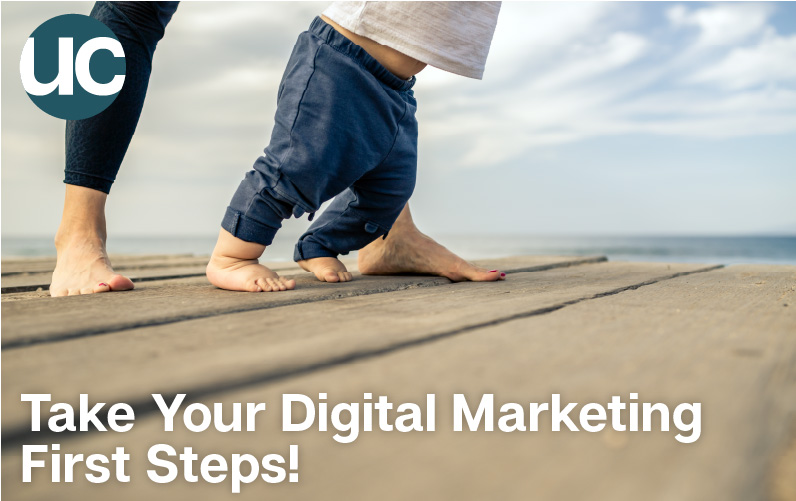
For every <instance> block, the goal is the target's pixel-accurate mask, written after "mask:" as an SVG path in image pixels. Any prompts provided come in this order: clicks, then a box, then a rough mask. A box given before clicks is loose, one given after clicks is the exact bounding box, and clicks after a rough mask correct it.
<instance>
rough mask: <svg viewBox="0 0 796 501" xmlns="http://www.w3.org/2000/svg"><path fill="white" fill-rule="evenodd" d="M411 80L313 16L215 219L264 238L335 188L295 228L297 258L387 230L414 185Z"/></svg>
mask: <svg viewBox="0 0 796 501" xmlns="http://www.w3.org/2000/svg"><path fill="white" fill-rule="evenodd" d="M413 84H414V77H413V78H412V79H411V80H408V81H407V80H402V79H400V78H398V77H396V76H395V75H393V74H392V73H390V72H389V71H387V70H386V69H385V68H384V67H383V66H382V65H381V64H379V62H378V61H376V60H375V59H373V58H372V57H371V56H370V55H369V54H368V53H367V52H365V50H364V49H362V48H361V47H360V46H358V45H356V44H354V43H353V42H351V41H350V40H348V39H347V38H345V37H344V36H342V35H341V34H340V33H338V32H337V31H335V30H334V28H332V27H331V26H330V25H328V24H326V23H325V22H324V21H323V20H321V19H320V18H315V20H314V21H313V22H312V25H311V26H310V29H309V30H308V31H305V32H304V33H302V34H301V35H299V38H298V41H297V42H296V45H295V47H294V48H293V53H292V55H291V56H290V60H289V61H288V65H287V69H286V70H285V74H284V76H283V77H282V82H281V83H280V85H279V94H278V97H277V111H276V117H275V124H274V129H273V132H272V134H271V142H270V144H269V145H268V147H267V148H266V149H265V155H264V156H261V157H260V158H258V159H257V161H256V162H255V163H254V169H253V170H251V171H250V172H248V173H247V174H246V177H245V178H244V180H243V182H241V184H240V186H239V187H238V190H237V192H236V193H235V195H234V197H233V198H232V202H231V203H230V205H229V207H228V208H227V212H226V214H225V216H224V220H223V222H222V227H223V228H224V229H225V230H227V231H229V232H230V233H232V234H233V235H235V236H236V237H238V238H240V239H242V240H246V241H249V242H256V243H259V244H262V245H270V244H271V242H272V240H273V238H274V235H275V234H276V232H277V230H278V229H279V228H280V227H281V225H282V220H283V219H287V218H289V217H291V216H296V217H300V216H301V215H302V214H304V213H310V214H313V213H314V212H315V211H317V210H318V208H319V207H320V205H321V204H322V203H323V202H325V201H327V200H329V199H331V198H332V197H335V196H336V198H335V199H334V201H333V202H332V203H331V204H330V206H329V207H328V208H327V209H326V210H325V211H324V212H323V214H321V215H320V216H319V217H318V218H317V219H316V220H315V222H314V223H313V224H312V225H311V226H310V228H309V229H308V230H307V232H306V233H305V234H304V235H302V236H301V237H300V239H299V242H298V243H297V244H296V249H295V252H294V256H293V257H294V259H295V260H297V261H298V260H301V259H309V258H315V257H323V256H330V257H336V256H338V255H340V254H347V253H348V252H349V251H352V250H357V249H361V248H362V247H364V246H366V245H367V244H368V243H370V242H372V241H373V240H374V239H375V238H377V237H380V236H385V235H386V234H387V232H388V231H389V229H390V228H391V227H392V224H393V223H394V222H395V220H396V218H397V217H398V215H399V214H400V212H401V210H402V209H403V207H404V206H405V205H406V202H407V201H408V200H409V197H410V196H411V195H412V190H413V189H414V186H415V175H416V171H417V121H416V120H415V110H416V107H417V102H416V101H415V99H414V97H413V94H412V90H411V87H412V85H413Z"/></svg>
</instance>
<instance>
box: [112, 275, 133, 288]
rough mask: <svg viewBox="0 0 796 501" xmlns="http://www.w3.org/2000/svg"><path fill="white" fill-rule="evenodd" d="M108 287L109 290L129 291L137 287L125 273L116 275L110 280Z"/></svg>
mask: <svg viewBox="0 0 796 501" xmlns="http://www.w3.org/2000/svg"><path fill="white" fill-rule="evenodd" d="M107 285H108V287H110V289H109V290H113V291H129V290H131V289H133V288H134V287H135V285H133V281H132V280H130V279H129V278H127V277H125V276H124V275H114V276H112V277H111V279H110V280H108V284H107Z"/></svg>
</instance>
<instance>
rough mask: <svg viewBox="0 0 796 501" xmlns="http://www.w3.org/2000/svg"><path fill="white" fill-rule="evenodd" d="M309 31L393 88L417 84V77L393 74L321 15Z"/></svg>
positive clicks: (405, 88) (410, 86) (397, 88)
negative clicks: (402, 77) (406, 77)
mask: <svg viewBox="0 0 796 501" xmlns="http://www.w3.org/2000/svg"><path fill="white" fill-rule="evenodd" d="M309 32H310V33H312V34H313V35H315V36H317V37H318V38H320V39H322V40H324V41H325V42H326V43H327V44H329V45H331V46H332V47H334V48H335V49H336V50H338V51H339V52H342V53H343V54H346V55H348V56H349V57H351V58H352V59H354V60H355V61H357V62H358V63H359V64H361V65H362V66H363V67H364V68H365V69H366V70H367V71H368V72H370V73H371V74H372V75H373V76H375V77H376V78H378V79H379V80H380V81H381V82H383V83H384V84H385V85H387V86H388V87H390V88H392V89H395V90H397V91H399V92H404V91H407V90H409V89H411V88H412V86H413V85H414V84H415V77H412V78H410V79H409V80H403V79H401V78H398V77H397V76H395V75H393V74H392V73H390V71H389V70H388V69H387V68H385V67H384V66H382V65H381V63H380V62H378V61H376V60H375V59H374V58H373V56H371V55H370V54H368V53H367V51H366V50H365V49H363V48H362V47H360V46H359V45H357V44H355V43H354V42H352V41H351V40H349V39H347V38H346V37H344V36H343V35H342V34H340V32H339V31H337V30H336V29H334V28H333V27H332V26H331V25H330V24H329V23H327V22H326V21H324V20H323V19H321V18H320V16H319V17H316V18H315V19H314V20H313V21H312V24H310V29H309Z"/></svg>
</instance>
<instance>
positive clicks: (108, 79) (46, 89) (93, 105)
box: [19, 14, 126, 120]
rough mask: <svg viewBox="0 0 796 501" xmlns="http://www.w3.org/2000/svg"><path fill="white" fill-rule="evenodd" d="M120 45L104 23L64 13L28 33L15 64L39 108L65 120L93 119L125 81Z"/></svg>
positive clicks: (117, 92)
mask: <svg viewBox="0 0 796 501" xmlns="http://www.w3.org/2000/svg"><path fill="white" fill-rule="evenodd" d="M125 70H126V63H125V59H124V50H123V49H122V44H120V43H119V40H118V39H117V38H116V35H114V33H113V32H112V31H111V30H110V28H108V27H107V26H105V25H104V24H103V23H102V22H100V21H98V20H96V19H94V18H91V17H88V16H83V15H80V14H66V15H63V16H58V17H54V18H52V19H50V20H49V21H46V22H44V23H42V24H41V25H40V26H39V27H38V28H36V29H35V30H34V31H33V33H31V35H30V37H29V38H28V40H27V42H26V43H25V47H24V48H23V49H22V58H21V60H20V62H19V73H20V75H21V76H22V86H23V87H24V88H25V91H26V92H27V93H28V96H29V97H30V99H31V100H32V101H33V103H34V104H35V105H36V106H38V107H39V108H40V109H41V110H42V111H44V112H45V113H48V114H50V115H52V116H54V117H57V118H63V119H65V120H81V119H83V118H89V117H93V116H94V115H96V114H97V113H99V112H101V111H102V110H104V109H105V108H107V107H108V106H110V105H111V103H112V102H113V100H114V99H116V96H117V95H118V94H119V91H121V90H122V86H123V85H124V76H125Z"/></svg>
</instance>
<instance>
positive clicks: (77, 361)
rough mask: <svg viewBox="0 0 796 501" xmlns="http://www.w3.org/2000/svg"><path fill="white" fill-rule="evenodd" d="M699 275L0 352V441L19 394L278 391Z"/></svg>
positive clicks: (302, 308) (288, 316)
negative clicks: (269, 386)
mask: <svg viewBox="0 0 796 501" xmlns="http://www.w3.org/2000/svg"><path fill="white" fill-rule="evenodd" d="M704 268H705V266H704V265H688V264H678V265H667V264H647V263H600V264H593V265H588V266H577V267H569V268H563V269H552V270H547V271H540V272H523V273H517V274H512V275H511V276H510V278H509V279H508V280H506V281H503V282H499V283H460V284H453V285H448V286H444V287H434V288H414V289H408V290H402V291H395V292H390V293H384V294H374V295H366V296H358V297H347V298H343V299H337V300H331V301H321V302H314V303H309V304H297V305H289V306H282V307H279V308H273V309H268V310H265V311H263V310H257V311H249V312H243V313H235V314H230V315H223V316H216V317H210V318H202V319H195V320H189V321H184V322H179V323H176V324H168V325H159V326H154V327H146V328H139V329H133V330H127V331H124V332H122V333H116V334H113V335H108V336H97V337H84V338H79V339H73V340H70V341H65V342H60V343H46V344H42V345H38V346H31V347H27V348H22V349H16V350H7V351H5V352H4V353H3V395H4V397H3V409H4V411H3V427H4V429H5V430H6V435H5V436H4V438H6V439H8V438H9V434H13V433H14V430H24V428H25V427H26V425H27V421H26V415H27V412H28V408H27V405H28V404H22V403H21V402H19V400H18V395H20V394H22V393H43V392H44V393H51V394H53V395H58V396H59V398H62V399H65V401H74V402H76V401H77V400H76V398H77V395H78V394H80V393H89V394H91V395H93V396H94V397H96V398H100V399H103V400H109V401H110V400H114V399H121V400H123V401H125V402H128V403H131V404H133V403H142V405H144V406H145V405H146V404H149V403H150V401H151V399H150V398H149V395H150V394H151V393H179V392H181V391H182V392H185V391H190V393H192V394H204V393H213V392H218V391H224V390H226V389H228V388H232V387H235V386H236V385H246V384H253V383H256V382H258V381H265V380H271V379H278V378H280V377H285V376H286V375H290V374H293V373H298V372H303V371H306V370H308V369H311V368H315V367H320V366H324V365H329V364H333V363H340V362H341V361H345V360H353V359H357V358H362V357H367V356H372V355H373V354H376V353H381V352H386V351H390V350H394V349H398V348H401V347H405V346H409V345H413V344H417V343H422V342H424V341H428V340H431V339H436V338H439V337H443V336H448V335H456V334H457V333H459V332H462V331H464V330H468V329H473V328H477V327H478V326H484V325H489V324H490V323H494V322H502V321H506V320H507V319H510V318H515V317H519V316H527V315H533V314H539V313H541V312H545V311H548V310H550V309H552V308H560V307H562V306H564V305H567V304H571V303H573V302H577V301H582V300H585V299H588V298H591V297H594V296H595V295H603V294H608V293H615V292H616V291H618V290H623V289H626V288H628V287H636V286H639V285H640V284H644V283H648V282H653V281H658V280H663V279H667V278H669V277H671V276H672V275H674V274H679V273H690V272H694V271H697V270H700V269H704ZM65 367H80V370H77V371H64V368H65ZM98 374H109V375H113V377H100V378H98V377H97V375H98ZM23 375H24V377H23Z"/></svg>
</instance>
